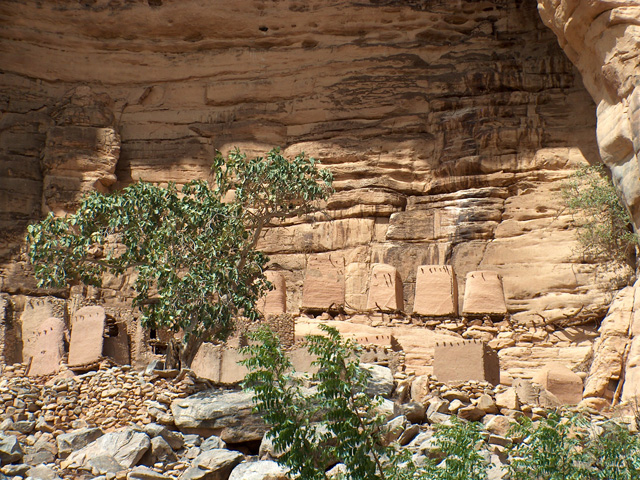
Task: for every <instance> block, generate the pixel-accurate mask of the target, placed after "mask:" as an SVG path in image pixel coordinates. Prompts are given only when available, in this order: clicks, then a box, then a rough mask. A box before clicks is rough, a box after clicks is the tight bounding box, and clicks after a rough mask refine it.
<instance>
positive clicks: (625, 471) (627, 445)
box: [588, 421, 640, 480]
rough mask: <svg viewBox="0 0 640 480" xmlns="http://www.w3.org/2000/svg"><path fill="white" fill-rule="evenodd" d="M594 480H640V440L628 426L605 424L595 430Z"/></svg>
mask: <svg viewBox="0 0 640 480" xmlns="http://www.w3.org/2000/svg"><path fill="white" fill-rule="evenodd" d="M588 447H589V448H588V452H589V464H590V466H591V474H590V477H589V478H592V479H593V480H596V479H597V480H634V479H638V478H640V437H639V436H638V435H633V434H631V433H630V432H629V428H628V427H627V426H625V425H619V424H618V423H616V422H613V421H609V422H605V423H604V424H603V425H601V426H596V427H593V428H592V431H591V432H590V442H589V445H588Z"/></svg>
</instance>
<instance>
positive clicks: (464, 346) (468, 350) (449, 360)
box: [433, 340, 500, 385]
mask: <svg viewBox="0 0 640 480" xmlns="http://www.w3.org/2000/svg"><path fill="white" fill-rule="evenodd" d="M433 373H434V374H435V376H436V378H437V379H438V381H440V382H445V383H454V382H464V381H467V380H478V381H486V382H489V383H492V384H493V385H497V384H498V383H500V361H499V360H498V354H497V353H496V352H495V350H493V349H492V348H491V347H489V346H488V345H487V344H486V343H484V342H479V341H475V340H468V341H464V340H462V341H461V340H455V341H450V342H447V341H445V342H442V343H440V342H436V346H435V351H434V357H433Z"/></svg>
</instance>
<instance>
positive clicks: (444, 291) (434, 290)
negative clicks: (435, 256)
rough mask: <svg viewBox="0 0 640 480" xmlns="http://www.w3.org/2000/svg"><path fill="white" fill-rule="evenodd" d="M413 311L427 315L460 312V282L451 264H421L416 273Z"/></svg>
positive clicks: (446, 314) (444, 314) (451, 314)
mask: <svg viewBox="0 0 640 480" xmlns="http://www.w3.org/2000/svg"><path fill="white" fill-rule="evenodd" d="M413 311H414V313H417V314H418V315H426V316H434V317H436V316H455V315H457V313H458V282H457V281H456V275H455V272H454V271H453V268H452V267H451V266H449V265H420V266H419V267H418V270H417V273H416V294H415V300H414V303H413Z"/></svg>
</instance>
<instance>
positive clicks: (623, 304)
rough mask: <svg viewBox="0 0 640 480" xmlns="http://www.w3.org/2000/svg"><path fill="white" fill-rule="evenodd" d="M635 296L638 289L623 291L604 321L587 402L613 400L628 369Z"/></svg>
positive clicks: (586, 394)
mask: <svg viewBox="0 0 640 480" xmlns="http://www.w3.org/2000/svg"><path fill="white" fill-rule="evenodd" d="M635 292H636V288H635V286H634V287H627V288H625V289H623V290H621V291H620V292H619V293H618V295H617V296H616V298H615V299H614V301H613V303H612V304H611V307H610V308H609V312H608V313H607V316H606V317H605V319H604V320H603V321H602V325H601V327H600V329H599V331H600V337H599V338H598V339H597V340H596V341H595V343H594V346H593V362H592V363H591V368H590V369H589V375H588V376H587V379H586V381H585V387H584V393H583V397H584V398H589V397H600V398H606V399H607V400H609V401H611V400H613V396H614V394H615V390H616V388H617V383H618V380H619V379H620V377H621V375H622V373H623V369H624V365H623V363H624V359H625V350H626V349H627V345H628V344H629V331H630V329H631V324H632V321H633V316H634V312H633V308H634V304H635ZM630 385H631V384H630Z"/></svg>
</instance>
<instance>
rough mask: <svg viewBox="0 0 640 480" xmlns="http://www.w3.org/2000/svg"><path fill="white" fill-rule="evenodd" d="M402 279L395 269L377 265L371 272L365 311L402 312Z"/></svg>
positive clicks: (389, 266) (380, 264)
mask: <svg viewBox="0 0 640 480" xmlns="http://www.w3.org/2000/svg"><path fill="white" fill-rule="evenodd" d="M403 307H404V301H403V295H402V278H400V274H399V273H398V270H396V268H395V267H393V266H391V265H385V264H383V263H377V264H374V265H373V268H372V270H371V283H370V285H369V298H368V299H367V310H373V309H377V310H402V309H403Z"/></svg>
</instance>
